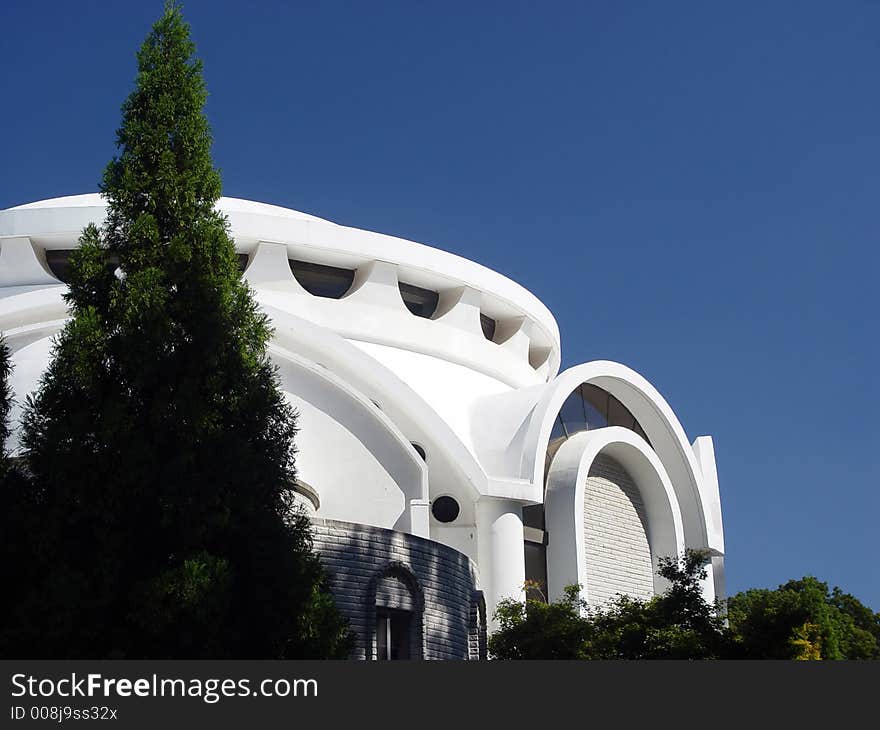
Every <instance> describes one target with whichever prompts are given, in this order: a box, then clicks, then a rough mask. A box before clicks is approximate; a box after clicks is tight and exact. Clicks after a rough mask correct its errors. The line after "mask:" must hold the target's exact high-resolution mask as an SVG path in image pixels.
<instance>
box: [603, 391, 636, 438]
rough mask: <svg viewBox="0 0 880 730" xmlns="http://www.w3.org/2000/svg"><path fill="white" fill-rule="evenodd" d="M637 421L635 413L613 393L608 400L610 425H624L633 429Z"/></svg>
mask: <svg viewBox="0 0 880 730" xmlns="http://www.w3.org/2000/svg"><path fill="white" fill-rule="evenodd" d="M635 422H636V419H635V418H633V414H632V413H630V412H629V410H628V409H627V407H626V406H625V405H623V403H621V402H620V401H619V400H617V398H615V397H614V396H613V395H612V396H611V397H610V398H609V402H608V425H609V426H623V427H624V428H628V429H630V430H632V428H633V426H634V425H635Z"/></svg>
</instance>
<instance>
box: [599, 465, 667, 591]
mask: <svg viewBox="0 0 880 730" xmlns="http://www.w3.org/2000/svg"><path fill="white" fill-rule="evenodd" d="M583 520H584V525H583V530H584V563H585V566H586V580H587V586H586V587H587V595H588V596H589V597H590V603H592V604H594V605H602V604H605V603H608V602H609V601H610V600H611V599H613V598H614V596H615V595H617V594H623V595H626V596H630V597H632V598H645V599H647V598H650V597H651V596H653V595H654V569H653V564H652V555H651V546H650V541H649V539H648V516H647V512H646V510H645V502H644V499H643V497H642V494H641V492H640V491H639V487H638V485H637V484H636V481H635V479H634V478H633V476H632V475H631V474H630V473H629V471H628V470H627V469H626V467H624V466H623V465H622V464H621V463H620V462H619V461H617V460H616V459H614V458H613V457H611V456H608V455H607V454H602V453H600V454H599V455H598V456H597V457H596V459H595V460H594V461H593V463H592V465H591V466H590V471H589V474H588V476H587V479H586V485H585V487H584V514H583Z"/></svg>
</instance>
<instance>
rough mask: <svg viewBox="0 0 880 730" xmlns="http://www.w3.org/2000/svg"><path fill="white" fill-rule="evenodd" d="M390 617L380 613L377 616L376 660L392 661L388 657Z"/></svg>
mask: <svg viewBox="0 0 880 730" xmlns="http://www.w3.org/2000/svg"><path fill="white" fill-rule="evenodd" d="M389 628H390V626H389V622H388V615H387V614H386V613H385V612H383V611H379V612H378V613H377V614H376V659H378V660H380V661H385V660H387V659H390V657H389V656H388V629H389Z"/></svg>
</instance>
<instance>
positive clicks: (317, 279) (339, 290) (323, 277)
mask: <svg viewBox="0 0 880 730" xmlns="http://www.w3.org/2000/svg"><path fill="white" fill-rule="evenodd" d="M289 263H290V270H291V271H292V272H293V275H294V277H296V280H297V281H298V282H299V283H300V285H301V286H302V288H303V289H305V290H306V291H307V292H308V293H309V294H313V295H314V296H316V297H329V298H330V299H341V298H342V297H343V296H345V294H346V293H348V290H349V289H351V285H352V283H353V282H354V270H353V269H341V268H339V267H337V266H326V265H325V264H313V263H311V262H309V261H294V260H292V259H291V260H290V261H289Z"/></svg>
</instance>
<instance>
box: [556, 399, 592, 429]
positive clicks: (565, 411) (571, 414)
mask: <svg viewBox="0 0 880 730" xmlns="http://www.w3.org/2000/svg"><path fill="white" fill-rule="evenodd" d="M559 415H560V417H561V418H562V422H563V423H564V424H565V430H566V431H567V432H568V435H569V436H571V435H572V434H573V433H577V432H578V431H586V430H587V420H586V417H585V414H584V401H583V399H582V398H581V396H580V393H578V391H576V390H575V391H574V392H573V393H572V394H571V395H570V396H568V398H566V399H565V403H563V404H562V408H561V409H560V410H559Z"/></svg>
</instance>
